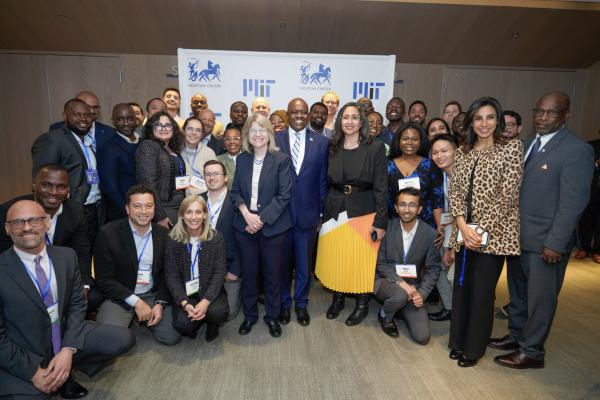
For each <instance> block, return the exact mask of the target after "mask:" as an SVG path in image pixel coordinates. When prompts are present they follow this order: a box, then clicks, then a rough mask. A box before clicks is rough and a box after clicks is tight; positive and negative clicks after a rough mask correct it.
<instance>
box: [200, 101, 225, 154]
mask: <svg viewBox="0 0 600 400" xmlns="http://www.w3.org/2000/svg"><path fill="white" fill-rule="evenodd" d="M198 118H200V121H202V130H203V131H204V136H203V137H202V143H204V145H205V146H208V147H210V148H211V149H212V150H213V151H214V152H215V154H216V155H217V156H219V155H221V154H224V153H225V152H226V150H225V147H224V143H223V139H222V138H220V137H216V136H213V135H212V131H213V129H214V127H215V123H216V119H215V113H214V112H212V110H211V109H210V108H205V109H204V110H202V111H200V112H199V113H198Z"/></svg>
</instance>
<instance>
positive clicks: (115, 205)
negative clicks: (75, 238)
mask: <svg viewBox="0 0 600 400" xmlns="http://www.w3.org/2000/svg"><path fill="white" fill-rule="evenodd" d="M112 120H113V124H114V125H115V129H116V131H117V134H116V135H114V136H113V137H112V138H111V139H110V140H109V141H108V143H107V144H106V145H105V146H104V147H103V148H102V149H101V150H100V151H98V174H99V175H100V189H101V190H102V194H103V196H104V199H105V200H106V220H107V221H115V220H117V219H121V218H125V217H126V216H127V215H126V213H125V196H126V194H127V191H128V190H129V188H130V187H132V186H134V185H135V184H136V183H137V180H136V178H135V151H136V150H137V148H138V145H139V137H138V135H137V134H136V132H135V128H136V117H135V112H134V111H133V107H131V106H130V105H129V104H127V103H120V104H117V105H115V106H114V108H113V113H112Z"/></svg>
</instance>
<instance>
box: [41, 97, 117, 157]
mask: <svg viewBox="0 0 600 400" xmlns="http://www.w3.org/2000/svg"><path fill="white" fill-rule="evenodd" d="M75 98H76V99H79V100H81V101H83V102H84V103H85V104H87V105H88V107H89V108H90V117H91V119H92V124H91V126H90V128H89V131H88V132H87V134H88V136H89V137H90V138H91V140H92V143H93V144H94V151H98V149H100V148H101V147H103V146H104V145H105V144H106V143H107V142H108V141H109V140H110V138H111V137H113V136H114V135H115V130H114V129H113V128H111V127H110V126H108V125H105V124H103V123H102V122H100V121H98V118H99V117H100V111H101V109H102V107H101V106H100V100H98V96H96V95H95V94H94V93H92V92H90V91H89V90H83V91H81V92H79V93H77V95H76V96H75ZM63 118H65V119H64V120H63V121H59V122H55V123H53V124H52V125H50V129H49V130H50V131H53V130H56V129H62V128H63V127H64V126H65V122H66V117H64V116H63Z"/></svg>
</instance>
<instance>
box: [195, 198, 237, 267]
mask: <svg viewBox="0 0 600 400" xmlns="http://www.w3.org/2000/svg"><path fill="white" fill-rule="evenodd" d="M201 196H202V197H203V198H204V200H206V204H208V192H204V193H202V194H201ZM233 214H234V208H233V203H232V202H231V194H230V193H227V194H226V195H225V199H223V205H222V206H221V211H220V212H219V218H218V219H217V225H216V230H217V232H219V233H221V234H222V235H223V237H224V238H225V251H226V253H227V272H231V273H232V274H234V275H235V276H237V277H241V276H242V264H240V257H239V255H238V250H237V242H236V241H235V232H234V228H233Z"/></svg>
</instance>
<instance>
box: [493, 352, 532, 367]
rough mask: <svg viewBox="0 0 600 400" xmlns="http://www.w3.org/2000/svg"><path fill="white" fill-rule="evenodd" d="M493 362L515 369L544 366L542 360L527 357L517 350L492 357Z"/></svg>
mask: <svg viewBox="0 0 600 400" xmlns="http://www.w3.org/2000/svg"><path fill="white" fill-rule="evenodd" d="M494 362H495V363H496V364H499V365H502V366H503V367H508V368H515V369H527V368H544V360H537V359H535V358H531V357H528V356H526V355H525V354H524V353H522V352H521V351H519V350H517V351H514V352H512V353H509V354H505V355H503V356H497V357H494Z"/></svg>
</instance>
